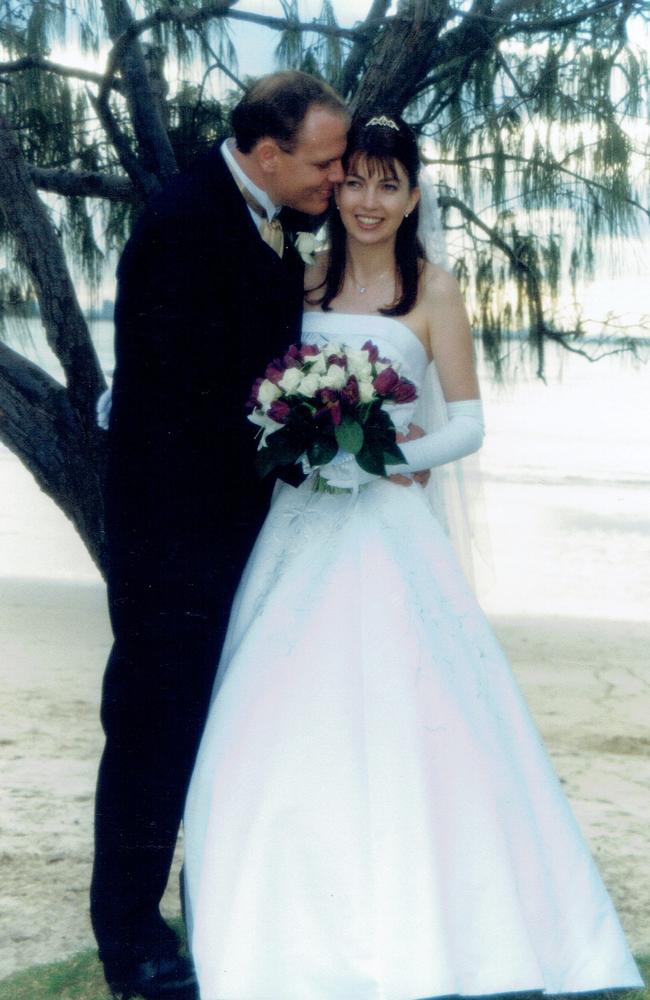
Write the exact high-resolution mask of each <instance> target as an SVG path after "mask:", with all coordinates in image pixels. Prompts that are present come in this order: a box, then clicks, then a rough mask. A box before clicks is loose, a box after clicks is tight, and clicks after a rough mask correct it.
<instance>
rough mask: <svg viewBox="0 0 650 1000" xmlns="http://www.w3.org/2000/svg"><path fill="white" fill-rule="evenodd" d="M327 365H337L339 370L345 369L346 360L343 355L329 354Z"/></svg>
mask: <svg viewBox="0 0 650 1000" xmlns="http://www.w3.org/2000/svg"><path fill="white" fill-rule="evenodd" d="M327 363H328V365H338V366H339V368H347V364H348V359H347V358H346V357H345V356H344V355H343V354H330V355H329V357H328V358H327Z"/></svg>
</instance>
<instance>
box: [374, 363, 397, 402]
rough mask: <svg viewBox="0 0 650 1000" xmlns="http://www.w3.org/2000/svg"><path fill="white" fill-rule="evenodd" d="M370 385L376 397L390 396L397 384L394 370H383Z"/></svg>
mask: <svg viewBox="0 0 650 1000" xmlns="http://www.w3.org/2000/svg"><path fill="white" fill-rule="evenodd" d="M372 384H373V386H374V387H375V391H376V393H377V395H378V396H384V397H385V396H392V395H393V393H394V392H395V389H396V388H397V386H398V384H399V375H398V374H397V372H396V371H395V369H394V368H384V370H383V372H380V373H379V375H377V377H376V378H374V379H373V382H372Z"/></svg>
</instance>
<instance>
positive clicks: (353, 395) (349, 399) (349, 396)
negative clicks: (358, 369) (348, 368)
mask: <svg viewBox="0 0 650 1000" xmlns="http://www.w3.org/2000/svg"><path fill="white" fill-rule="evenodd" d="M341 399H344V400H345V402H346V403H349V405H350V406H354V405H355V403H358V402H359V382H358V380H357V376H356V375H350V378H349V379H348V380H347V382H346V383H345V385H344V386H343V388H342V389H341Z"/></svg>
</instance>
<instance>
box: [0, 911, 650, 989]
mask: <svg viewBox="0 0 650 1000" xmlns="http://www.w3.org/2000/svg"><path fill="white" fill-rule="evenodd" d="M176 929H177V930H179V929H180V928H179V927H178V926H177V928H176ZM637 962H638V963H639V968H640V969H641V975H642V976H643V978H644V980H645V981H646V983H650V956H648V955H647V956H645V957H641V958H639V957H637ZM530 996H531V997H535V996H539V994H530ZM583 996H586V995H585V994H583ZM108 997H109V993H108V990H107V989H106V984H105V982H104V977H103V975H102V970H101V966H100V964H99V962H98V960H97V953H96V952H95V951H84V952H81V954H79V955H75V957H74V958H70V959H68V960H67V961H66V962H54V963H53V964H51V965H38V966H34V968H32V969H27V971H26V972H19V973H17V974H16V975H14V976H11V977H10V978H9V979H3V980H2V981H1V982H0V1000H108ZM589 997H590V998H593V1000H596V997H602V998H603V1000H605V998H610V997H611V998H615V1000H650V986H646V988H645V989H644V990H641V991H637V990H635V991H633V992H619V991H616V992H611V993H592V994H589Z"/></svg>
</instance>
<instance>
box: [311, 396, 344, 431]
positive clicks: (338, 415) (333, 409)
mask: <svg viewBox="0 0 650 1000" xmlns="http://www.w3.org/2000/svg"><path fill="white" fill-rule="evenodd" d="M318 402H319V403H320V404H321V408H320V410H318V412H317V414H316V416H317V417H324V416H328V417H329V418H330V420H331V421H332V423H333V424H334V426H335V427H338V425H339V424H340V423H341V420H342V419H343V412H342V410H341V401H340V399H339V394H338V392H337V391H336V390H335V389H321V390H320V392H319V393H318Z"/></svg>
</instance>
